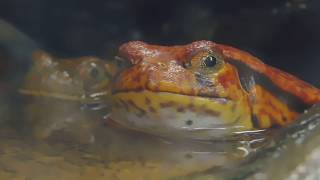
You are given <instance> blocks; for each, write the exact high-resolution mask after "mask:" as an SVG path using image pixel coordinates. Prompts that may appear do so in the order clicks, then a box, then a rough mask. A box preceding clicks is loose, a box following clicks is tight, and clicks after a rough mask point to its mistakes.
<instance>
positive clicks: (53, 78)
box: [20, 51, 115, 102]
mask: <svg viewBox="0 0 320 180" xmlns="http://www.w3.org/2000/svg"><path fill="white" fill-rule="evenodd" d="M33 59H34V64H33V67H32V68H31V69H30V71H29V72H28V74H27V76H26V79H25V83H24V85H23V87H22V88H21V89H20V92H21V93H23V94H27V95H33V96H42V97H51V98H58V99H63V100H76V101H82V102H96V101H97V100H100V99H101V98H102V97H105V96H106V95H108V94H109V92H110V85H111V78H112V75H113V74H114V73H115V71H114V67H113V66H112V64H107V63H105V62H104V61H103V60H102V59H99V58H97V57H90V56H88V57H80V58H74V59H58V58H53V57H52V56H51V55H49V54H48V53H46V52H44V51H36V52H35V53H34V56H33Z"/></svg>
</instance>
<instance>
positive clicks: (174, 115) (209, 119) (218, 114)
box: [111, 90, 252, 136]
mask: <svg viewBox="0 0 320 180" xmlns="http://www.w3.org/2000/svg"><path fill="white" fill-rule="evenodd" d="M112 100H113V106H112V115H111V118H112V120H113V121H116V122H117V123H119V124H120V125H123V126H126V127H129V128H131V129H137V130H141V131H145V132H150V133H155V134H170V133H175V134H176V133H178V131H181V132H183V131H185V132H186V131H188V132H190V131H195V130H218V129H220V130H223V131H231V129H234V131H239V130H248V129H252V123H251V113H250V112H251V111H250V108H249V107H248V106H247V105H246V104H243V101H233V100H230V99H225V98H208V97H198V96H188V95H181V94H175V93H168V92H153V91H148V90H144V91H139V92H137V91H129V92H118V93H115V94H113V95H112ZM202 132H203V131H202ZM223 133H225V132H223ZM214 136H215V135H214Z"/></svg>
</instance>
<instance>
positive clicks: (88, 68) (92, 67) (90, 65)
mask: <svg viewBox="0 0 320 180" xmlns="http://www.w3.org/2000/svg"><path fill="white" fill-rule="evenodd" d="M79 73H80V76H81V77H82V79H86V80H88V81H92V80H94V81H100V80H103V79H105V78H109V76H110V75H109V74H108V72H107V71H106V69H105V68H104V65H103V64H101V63H97V62H95V61H86V62H83V63H82V64H81V65H80V69H79Z"/></svg>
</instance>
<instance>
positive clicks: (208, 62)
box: [204, 55, 218, 67]
mask: <svg viewBox="0 0 320 180" xmlns="http://www.w3.org/2000/svg"><path fill="white" fill-rule="evenodd" d="M217 62H218V60H217V58H216V57H214V56H212V55H210V56H207V57H205V59H204V64H205V65H206V66H207V67H213V66H215V65H216V64H217Z"/></svg>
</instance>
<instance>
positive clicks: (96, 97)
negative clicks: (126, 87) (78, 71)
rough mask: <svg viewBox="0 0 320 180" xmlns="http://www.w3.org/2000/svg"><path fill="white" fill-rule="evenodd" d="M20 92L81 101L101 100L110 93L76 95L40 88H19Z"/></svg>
mask: <svg viewBox="0 0 320 180" xmlns="http://www.w3.org/2000/svg"><path fill="white" fill-rule="evenodd" d="M18 92H19V93H21V94H23V95H28V96H34V97H46V98H53V99H59V100H66V101H77V102H81V103H94V102H97V101H100V100H101V99H103V100H104V99H105V98H104V97H106V96H108V95H109V93H108V92H107V91H106V92H104V91H103V92H97V93H92V94H89V95H76V94H74V95H72V94H67V93H59V92H49V91H39V90H37V91H35V90H30V89H19V90H18Z"/></svg>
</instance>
